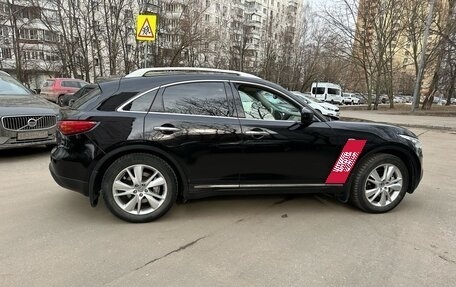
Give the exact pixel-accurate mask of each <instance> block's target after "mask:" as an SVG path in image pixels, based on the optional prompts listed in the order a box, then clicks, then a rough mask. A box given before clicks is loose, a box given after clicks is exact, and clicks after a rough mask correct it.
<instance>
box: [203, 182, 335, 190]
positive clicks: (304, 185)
mask: <svg viewBox="0 0 456 287" xmlns="http://www.w3.org/2000/svg"><path fill="white" fill-rule="evenodd" d="M330 186H331V187H341V186H343V184H326V183H310V184H308V183H298V184H282V183H279V184H213V185H195V186H194V188H200V189H208V188H238V187H239V188H255V187H330Z"/></svg>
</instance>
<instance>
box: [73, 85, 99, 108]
mask: <svg viewBox="0 0 456 287" xmlns="http://www.w3.org/2000/svg"><path fill="white" fill-rule="evenodd" d="M100 94H101V89H100V87H97V88H94V89H93V90H92V91H90V92H89V93H87V94H85V95H83V96H82V97H80V98H79V99H77V100H76V101H75V102H74V103H73V105H72V106H71V108H72V109H75V110H77V109H79V108H80V107H81V106H82V105H83V104H85V103H86V102H88V101H89V100H91V99H93V98H95V97H97V96H99V95H100Z"/></svg>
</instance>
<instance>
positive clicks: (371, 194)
mask: <svg viewBox="0 0 456 287" xmlns="http://www.w3.org/2000/svg"><path fill="white" fill-rule="evenodd" d="M402 186H403V179H402V173H401V171H400V170H399V168H398V167H397V166H395V165H394V164H382V165H379V166H377V167H376V168H374V169H373V170H372V171H371V172H370V173H369V175H368V177H367V179H366V182H365V184H364V191H365V196H366V198H367V200H368V201H369V203H370V204H372V205H374V206H378V207H385V206H388V205H390V204H392V203H393V202H394V201H395V200H396V199H397V198H398V196H399V193H400V192H401V190H402Z"/></svg>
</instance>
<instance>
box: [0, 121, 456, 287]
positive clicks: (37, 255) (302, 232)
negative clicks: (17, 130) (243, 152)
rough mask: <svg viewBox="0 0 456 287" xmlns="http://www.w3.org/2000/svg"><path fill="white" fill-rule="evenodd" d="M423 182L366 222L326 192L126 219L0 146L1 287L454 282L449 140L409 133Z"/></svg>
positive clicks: (27, 156) (30, 152)
mask: <svg viewBox="0 0 456 287" xmlns="http://www.w3.org/2000/svg"><path fill="white" fill-rule="evenodd" d="M414 132H416V133H417V134H421V135H420V138H421V140H422V141H423V145H424V163H425V166H424V168H425V176H424V179H423V181H422V183H421V184H420V186H419V187H418V189H417V190H416V192H415V194H413V195H407V196H406V198H405V199H404V201H403V202H402V203H401V205H400V206H399V207H398V208H396V209H395V210H393V211H392V212H389V213H387V214H380V215H371V214H365V213H362V212H360V211H359V210H357V209H354V208H352V207H350V206H348V205H344V204H341V203H338V202H337V201H335V200H333V199H331V198H329V197H326V196H324V195H305V196H293V197H288V196H250V197H223V198H211V199H204V200H198V201H191V202H188V203H186V204H177V205H175V206H174V207H173V208H172V209H171V211H170V212H169V213H168V214H167V215H166V216H164V217H163V218H161V219H160V220H158V221H156V222H153V223H148V224H128V223H125V222H123V221H121V220H119V219H117V218H115V217H114V216H112V215H111V213H109V212H108V210H107V209H106V208H105V207H104V205H103V204H102V203H101V204H100V205H99V206H98V207H97V208H95V209H93V208H91V207H90V205H89V202H88V200H87V198H85V197H83V196H81V195H79V194H76V193H74V192H71V191H67V190H64V189H63V188H61V187H59V186H58V185H57V184H56V183H55V182H54V181H53V180H52V178H51V176H50V174H49V171H48V163H49V150H46V149H44V148H29V149H20V150H9V151H0V176H1V179H2V187H1V189H0V199H1V201H0V215H1V218H2V220H1V221H0V222H1V223H0V246H1V252H0V265H1V266H2V268H1V270H0V286H127V285H128V286H152V285H155V286H455V285H456V189H455V186H456V176H455V170H456V169H455V168H456V153H455V149H454V148H455V146H454V143H455V142H456V133H454V132H443V131H437V130H425V129H414Z"/></svg>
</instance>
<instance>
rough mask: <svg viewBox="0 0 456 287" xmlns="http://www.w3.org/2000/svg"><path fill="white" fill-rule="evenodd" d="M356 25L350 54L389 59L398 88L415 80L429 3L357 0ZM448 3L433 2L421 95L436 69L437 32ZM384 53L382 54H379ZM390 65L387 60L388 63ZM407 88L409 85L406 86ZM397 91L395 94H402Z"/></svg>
mask: <svg viewBox="0 0 456 287" xmlns="http://www.w3.org/2000/svg"><path fill="white" fill-rule="evenodd" d="M358 7H359V9H358V10H359V11H358V18H357V22H356V36H355V37H356V38H355V42H354V47H353V53H355V54H357V55H358V56H359V57H363V56H364V57H367V58H369V57H371V59H370V61H371V64H372V63H374V64H375V63H376V62H377V61H378V59H377V61H376V59H374V58H375V57H378V56H379V55H382V57H384V58H386V59H389V58H391V59H392V61H391V64H392V69H393V70H394V71H395V73H396V74H397V75H398V77H397V78H396V79H395V80H396V81H398V82H399V83H397V86H398V87H402V85H401V83H400V81H404V79H405V78H408V79H409V80H410V79H411V80H412V81H413V80H414V79H415V76H416V71H417V67H418V62H419V58H420V54H421V51H422V43H423V38H424V25H425V23H426V20H427V16H428V14H429V5H428V1H418V2H417V1H414V0H405V1H395V0H374V1H371V0H360V1H359V6H358ZM447 9H448V0H436V4H435V7H434V13H433V21H432V25H431V29H430V34H429V38H428V47H427V51H426V59H427V61H426V69H425V72H424V77H423V81H422V92H423V93H425V92H427V90H428V88H429V86H430V84H431V81H432V78H433V75H434V72H435V71H436V69H437V68H438V66H437V65H438V63H437V62H438V59H437V58H436V57H435V56H436V54H435V51H436V48H437V46H438V44H439V41H440V36H439V32H438V29H439V27H443V23H444V22H445V21H446V19H445V15H446V14H447V13H446V11H447ZM381 49H383V51H382V52H380V50H381ZM388 61H389V60H388ZM409 86H410V85H409ZM400 90H401V89H400V88H399V90H398V91H396V92H402V91H400Z"/></svg>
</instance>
